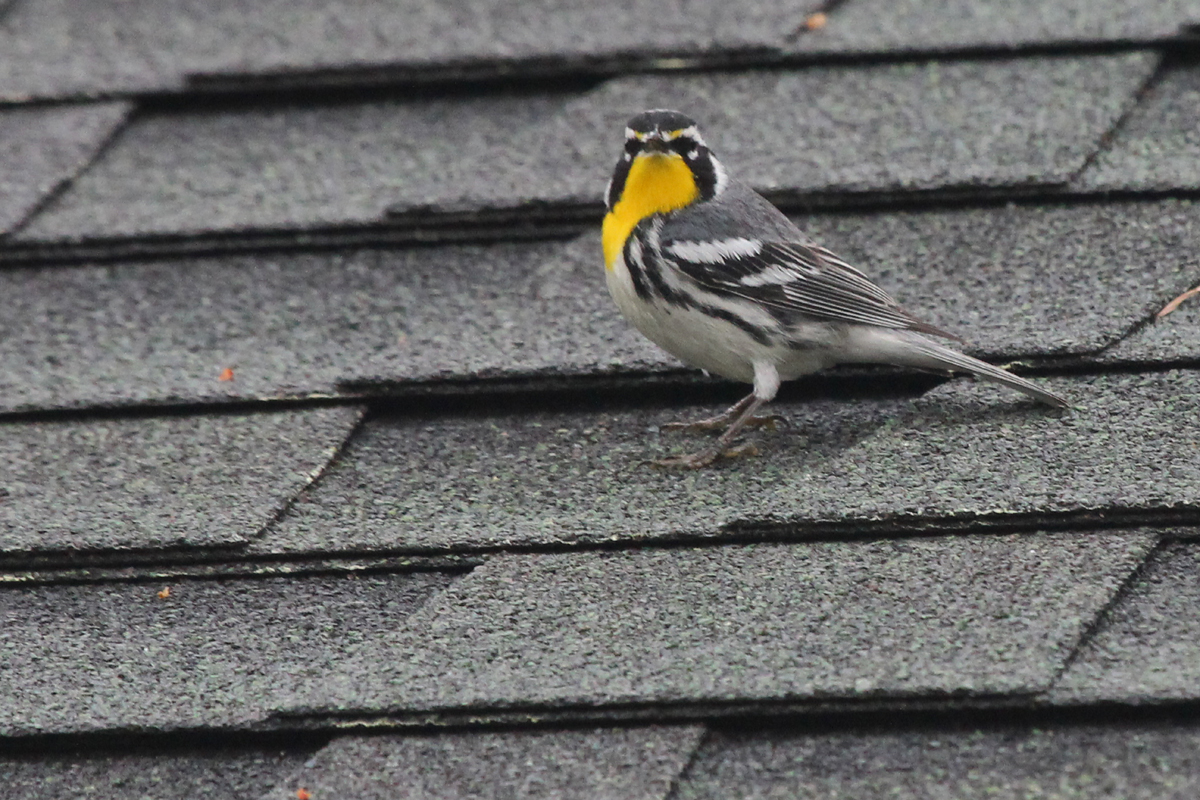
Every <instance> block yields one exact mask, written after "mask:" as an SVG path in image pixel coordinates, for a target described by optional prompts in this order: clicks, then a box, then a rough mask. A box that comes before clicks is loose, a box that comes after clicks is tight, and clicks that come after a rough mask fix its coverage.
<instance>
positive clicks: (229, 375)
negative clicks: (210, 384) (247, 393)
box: [217, 367, 233, 383]
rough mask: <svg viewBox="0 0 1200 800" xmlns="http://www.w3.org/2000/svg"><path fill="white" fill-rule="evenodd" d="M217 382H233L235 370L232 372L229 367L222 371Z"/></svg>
mask: <svg viewBox="0 0 1200 800" xmlns="http://www.w3.org/2000/svg"><path fill="white" fill-rule="evenodd" d="M217 380H219V381H221V382H222V383H225V382H227V381H231V380H233V370H231V369H230V368H229V367H226V368H225V369H223V370H221V374H220V375H218V376H217Z"/></svg>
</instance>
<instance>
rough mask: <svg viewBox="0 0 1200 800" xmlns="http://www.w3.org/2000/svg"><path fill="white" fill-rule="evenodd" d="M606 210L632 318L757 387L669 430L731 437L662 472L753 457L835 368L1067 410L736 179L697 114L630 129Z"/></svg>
mask: <svg viewBox="0 0 1200 800" xmlns="http://www.w3.org/2000/svg"><path fill="white" fill-rule="evenodd" d="M604 202H605V207H606V214H605V216H604V222H603V225H602V229H601V246H602V249H603V255H604V266H605V277H606V282H607V285H608V290H609V293H610V294H611V295H612V298H613V300H614V301H615V302H616V305H617V308H618V309H620V311H621V313H622V315H623V316H624V317H625V319H626V320H627V321H628V322H630V323H631V324H632V325H633V327H634V328H636V329H637V330H638V331H640V332H641V333H642V334H643V335H644V336H646V337H647V338H648V339H650V340H651V341H652V342H654V343H655V344H657V345H658V346H659V347H661V348H662V349H664V350H666V351H667V352H668V353H670V354H671V355H673V356H675V357H676V358H678V359H680V360H681V361H683V362H684V363H685V364H688V365H690V366H693V367H698V368H700V369H702V370H704V371H706V372H708V373H710V374H714V375H718V376H721V377H723V378H726V379H729V380H731V381H736V382H740V383H749V384H751V385H752V386H753V389H752V391H751V392H750V394H748V395H747V396H746V397H744V398H743V399H742V400H740V401H738V402H737V403H736V404H734V405H733V406H732V407H731V408H729V409H728V410H727V411H725V412H724V413H722V414H719V415H717V416H715V417H712V418H710V419H702V420H698V421H695V422H689V423H670V424H668V425H666V426H663V428H664V429H666V430H687V431H721V433H720V435H719V436H718V438H717V439H716V441H715V443H713V444H712V446H710V447H707V448H705V449H703V450H700V451H698V452H695V453H691V454H687V455H681V456H673V457H669V458H664V459H659V460H657V461H654V462H652V463H653V464H655V465H657V466H660V467H678V468H689V469H696V468H701V467H706V466H709V465H711V464H713V463H714V462H715V461H717V460H718V459H720V458H722V457H734V456H738V455H746V454H748V453H752V452H753V450H754V449H753V447H752V446H735V444H734V443H735V440H736V438H737V436H738V435H739V434H740V433H741V432H742V431H743V430H744V429H746V428H747V427H762V426H765V425H768V424H772V423H777V422H779V421H780V418H779V417H777V416H770V415H761V416H760V415H759V414H758V412H759V410H760V408H761V407H762V406H763V405H764V404H766V403H769V402H770V401H771V400H772V399H774V397H775V395H776V393H777V392H778V391H779V387H780V384H781V383H782V382H783V381H790V380H794V379H796V378H799V377H801V376H804V375H808V374H811V373H814V372H817V371H818V370H822V369H826V368H828V367H831V366H834V365H836V364H847V363H877V364H894V365H899V366H906V367H914V368H918V369H922V370H935V371H958V372H967V373H971V374H973V375H975V376H977V377H979V378H983V379H986V380H989V381H994V382H996V383H1000V384H1003V385H1005V386H1009V387H1011V388H1013V389H1016V390H1018V391H1020V392H1024V393H1025V394H1026V395H1028V396H1030V397H1032V398H1033V399H1035V400H1037V401H1039V402H1041V403H1045V404H1046V405H1048V406H1053V407H1056V408H1068V407H1069V404H1068V403H1067V401H1066V400H1065V399H1064V398H1062V397H1060V396H1059V395H1056V394H1054V393H1052V392H1049V391H1047V390H1045V389H1042V388H1040V387H1038V386H1037V385H1036V384H1034V383H1032V382H1030V381H1028V380H1025V379H1024V378H1021V377H1018V376H1017V375H1014V374H1012V373H1010V372H1008V371H1007V370H1004V369H1001V368H1000V367H996V366H993V365H992V364H988V363H986V362H984V361H980V360H979V359H976V358H972V357H971V356H968V355H965V354H963V353H961V352H958V351H957V350H954V349H952V348H950V347H947V346H945V345H943V344H941V343H939V342H937V341H935V340H934V338H933V337H938V338H941V339H947V340H951V341H957V342H960V343H962V342H963V340H962V339H960V338H959V337H957V336H955V335H954V334H951V333H949V332H947V331H944V330H942V329H940V328H938V327H935V326H934V325H931V324H929V323H927V322H924V321H922V320H920V319H918V318H916V317H915V316H913V315H912V314H910V313H909V312H908V311H906V310H905V309H904V308H902V307H901V305H900V304H899V303H898V302H897V301H896V300H894V299H893V298H892V297H891V296H890V295H888V293H887V292H885V291H884V290H883V289H881V288H879V287H878V286H876V285H875V284H874V283H872V282H871V281H870V280H869V279H868V278H867V277H866V275H864V274H863V273H862V272H861V271H859V270H858V269H857V268H855V267H853V266H851V265H850V264H848V263H847V262H846V261H844V260H843V259H841V258H839V257H838V256H837V255H835V254H834V253H833V252H832V251H830V250H828V249H826V248H824V247H822V246H821V245H819V244H817V243H816V242H815V241H813V240H812V239H810V238H809V237H808V236H807V235H805V233H804V232H803V231H801V230H800V228H799V227H797V226H796V225H795V224H794V223H793V222H792V221H791V220H789V219H788V218H787V217H786V216H784V214H783V212H781V211H780V210H779V209H778V208H776V207H775V206H774V205H772V204H771V203H770V201H768V200H767V199H766V198H765V197H763V196H762V195H761V194H759V193H758V192H756V191H755V190H754V189H752V188H751V187H750V186H748V185H746V184H745V183H742V182H741V181H739V180H737V179H736V178H734V177H731V176H730V175H729V173H728V172H727V171H726V170H725V167H724V166H723V165H722V164H721V162H720V161H719V160H718V159H717V157H716V155H715V154H714V153H713V151H712V150H711V149H710V148H709V147H708V145H707V144H706V143H705V141H704V138H703V137H702V136H701V134H700V130H699V127H698V125H697V123H696V121H695V120H693V119H692V118H691V117H689V116H687V115H686V114H683V113H681V112H679V111H672V110H669V109H651V110H648V111H643V112H641V113H639V114H637V115H636V116H634V117H633V118H632V119H631V120H629V122H628V124H627V125H626V127H625V143H624V148H623V151H622V153H621V156H620V158H619V159H618V160H617V165H616V169H615V170H614V171H613V175H612V178H611V179H610V180H609V182H608V186H607V188H606V189H605V192H604Z"/></svg>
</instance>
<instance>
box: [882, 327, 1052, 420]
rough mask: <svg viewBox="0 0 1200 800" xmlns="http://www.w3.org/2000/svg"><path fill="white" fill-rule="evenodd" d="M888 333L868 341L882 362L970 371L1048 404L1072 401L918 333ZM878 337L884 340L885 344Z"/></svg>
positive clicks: (922, 367)
mask: <svg viewBox="0 0 1200 800" xmlns="http://www.w3.org/2000/svg"><path fill="white" fill-rule="evenodd" d="M888 334H889V335H884V336H876V337H872V338H874V339H875V341H873V342H872V343H871V345H872V347H871V348H870V349H872V350H874V351H875V354H876V355H879V354H880V351H881V350H884V351H886V358H882V359H879V360H881V361H883V362H885V363H889V364H899V365H902V366H908V367H917V368H918V369H933V370H952V371H955V372H969V373H971V374H972V375H976V376H978V377H980V378H984V379H985V380H989V381H995V382H996V383H1002V384H1004V385H1005V386H1008V387H1011V388H1013V389H1016V390H1017V391H1018V392H1023V393H1024V394H1027V395H1029V396H1030V397H1032V398H1033V399H1034V400H1037V401H1038V402H1040V403H1045V404H1046V405H1048V406H1054V407H1055V408H1070V407H1071V404H1070V403H1068V402H1067V401H1066V400H1065V399H1064V398H1062V397H1059V396H1058V395H1056V394H1054V393H1053V392H1048V391H1046V390H1045V389H1042V388H1040V387H1038V386H1037V384H1035V383H1032V382H1030V381H1027V380H1025V379H1024V378H1021V377H1018V376H1017V375H1013V374H1012V373H1011V372H1009V371H1008V370H1004V369H1001V368H1000V367H996V366H993V365H991V364H988V363H987V362H985V361H980V360H979V359H978V358H972V357H971V356H968V355H966V354H964V353H960V352H958V351H957V350H951V349H950V348H949V347H943V346H942V345H940V344H938V343H936V342H932V341H930V340H929V339H926V338H925V337H924V336H921V335H919V334H914V333H908V332H901V331H888ZM881 340H886V344H885V343H884V341H881ZM864 360H875V359H864Z"/></svg>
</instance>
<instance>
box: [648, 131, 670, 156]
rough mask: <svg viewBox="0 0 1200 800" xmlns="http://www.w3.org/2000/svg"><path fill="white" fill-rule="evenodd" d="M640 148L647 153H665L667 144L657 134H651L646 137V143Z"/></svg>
mask: <svg viewBox="0 0 1200 800" xmlns="http://www.w3.org/2000/svg"><path fill="white" fill-rule="evenodd" d="M642 148H643V149H644V150H645V151H646V152H647V153H665V152H667V143H666V142H664V141H663V138H662V137H661V136H659V135H658V134H657V133H652V134H650V135H649V136H647V137H646V142H645V144H644V145H643V146H642Z"/></svg>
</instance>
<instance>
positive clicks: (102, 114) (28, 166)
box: [0, 103, 130, 236]
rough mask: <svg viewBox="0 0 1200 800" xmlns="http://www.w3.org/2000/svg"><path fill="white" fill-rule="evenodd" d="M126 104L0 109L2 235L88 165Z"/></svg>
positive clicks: (126, 110)
mask: <svg viewBox="0 0 1200 800" xmlns="http://www.w3.org/2000/svg"><path fill="white" fill-rule="evenodd" d="M129 109H130V106H129V104H127V103H89V104H84V105H62V106H35V107H28V108H21V107H19V106H14V107H8V108H0V236H2V235H4V234H6V233H8V232H10V231H12V230H13V229H14V228H16V227H17V226H18V225H19V224H20V223H21V222H22V221H23V220H24V219H25V218H26V216H27V215H29V214H30V212H32V211H33V210H34V209H35V208H37V206H38V204H39V203H41V202H43V201H45V200H46V199H47V198H48V197H49V196H50V194H51V193H52V192H53V191H54V190H55V189H56V188H58V187H59V186H60V185H62V184H63V183H65V182H67V181H69V180H71V179H72V178H74V177H75V175H76V174H77V173H78V172H79V171H80V170H81V169H83V168H84V167H85V166H87V164H88V162H90V161H91V160H92V158H93V156H95V154H96V152H97V150H98V149H99V148H100V146H101V145H103V144H104V143H105V142H106V141H108V139H109V137H110V136H112V134H113V132H114V131H116V129H117V128H118V127H120V125H121V124H122V123H123V122H124V121H125V117H126V116H127V115H128V113H129Z"/></svg>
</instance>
